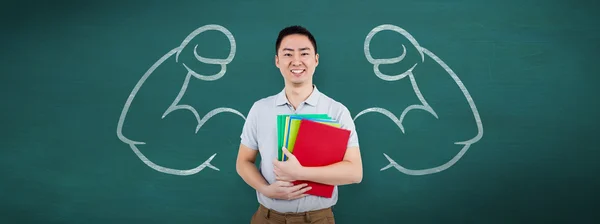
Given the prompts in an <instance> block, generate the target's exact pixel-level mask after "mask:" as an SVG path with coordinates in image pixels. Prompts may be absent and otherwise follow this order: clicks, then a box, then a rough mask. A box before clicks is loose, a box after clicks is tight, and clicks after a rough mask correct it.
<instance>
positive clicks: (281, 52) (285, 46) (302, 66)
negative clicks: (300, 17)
mask: <svg viewBox="0 0 600 224" xmlns="http://www.w3.org/2000/svg"><path fill="white" fill-rule="evenodd" d="M277 52H278V55H276V56H275V65H276V66H277V67H278V68H279V70H280V71H281V74H282V75H283V78H284V79H285V80H286V82H290V83H292V84H302V83H305V82H307V81H312V76H313V74H314V72H315V68H316V67H317V65H318V64H319V55H318V54H315V49H314V46H313V45H312V42H310V40H309V39H308V37H306V36H304V35H300V34H292V35H288V36H286V37H284V38H283V40H281V44H280V45H279V49H278V50H277Z"/></svg>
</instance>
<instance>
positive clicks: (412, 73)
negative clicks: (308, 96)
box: [354, 24, 483, 175]
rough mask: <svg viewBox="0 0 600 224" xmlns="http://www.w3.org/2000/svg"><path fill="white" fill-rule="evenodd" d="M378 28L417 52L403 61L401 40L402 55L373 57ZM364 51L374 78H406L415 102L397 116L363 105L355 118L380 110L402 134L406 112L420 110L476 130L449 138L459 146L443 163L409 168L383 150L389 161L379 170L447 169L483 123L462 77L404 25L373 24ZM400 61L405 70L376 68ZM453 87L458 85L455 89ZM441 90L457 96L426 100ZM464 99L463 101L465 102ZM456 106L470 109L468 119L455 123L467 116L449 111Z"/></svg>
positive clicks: (416, 171) (479, 134)
mask: <svg viewBox="0 0 600 224" xmlns="http://www.w3.org/2000/svg"><path fill="white" fill-rule="evenodd" d="M381 31H393V32H397V33H399V34H400V35H401V36H402V37H403V38H406V40H403V41H408V42H409V43H410V45H411V46H409V49H410V50H412V51H410V52H411V53H413V54H418V55H412V56H413V57H411V58H412V59H413V61H409V62H406V61H403V60H404V59H405V57H406V56H407V48H406V46H405V45H404V44H402V48H403V53H402V55H400V56H398V57H394V58H384V59H376V58H374V57H373V56H372V55H371V51H370V45H371V41H372V39H373V37H374V36H375V35H376V34H377V33H379V32H381ZM393 47H396V46H393ZM364 52H365V56H366V59H367V61H369V63H371V64H373V72H374V73H375V75H376V76H377V77H378V78H380V79H382V80H384V81H388V82H410V86H411V87H412V92H414V94H415V97H416V98H417V99H418V102H419V103H417V104H412V105H409V106H407V107H406V108H405V109H404V110H403V111H401V112H400V113H399V116H397V115H396V113H393V112H391V111H389V110H388V109H385V108H383V107H371V108H367V109H364V110H362V111H360V112H359V113H358V114H357V115H356V116H355V117H354V119H355V120H356V119H357V118H358V117H361V116H364V115H365V114H368V113H379V114H383V115H385V116H387V117H388V118H389V119H390V120H391V121H392V122H394V124H396V125H397V126H398V128H399V129H400V131H401V132H402V133H404V134H406V133H407V132H409V131H410V130H407V128H406V125H405V123H406V122H405V120H406V119H407V118H408V120H410V119H411V118H410V116H411V114H413V113H419V112H424V113H426V114H428V115H430V116H432V117H434V118H435V119H437V120H439V122H445V123H446V124H448V125H455V127H454V128H455V130H456V129H459V128H463V126H469V125H471V126H474V127H473V128H471V129H470V130H476V131H471V132H473V133H470V134H468V135H469V136H467V137H466V139H465V137H464V136H461V137H457V138H462V139H452V142H453V143H452V144H455V145H459V146H460V150H459V151H458V153H457V154H456V155H455V156H454V157H453V158H452V159H450V160H449V161H446V162H445V163H443V164H441V165H439V166H435V167H431V168H426V169H409V168H406V167H403V166H402V165H400V164H398V163H397V162H396V161H395V160H394V159H392V158H391V157H390V156H388V155H387V154H386V153H384V154H383V155H384V157H385V158H386V159H387V160H388V161H389V162H390V163H389V165H387V166H385V167H383V168H382V169H381V170H382V171H383V170H386V169H388V168H391V167H394V168H396V169H397V170H398V171H400V172H402V173H405V174H408V175H426V174H432V173H437V172H440V171H443V170H445V169H448V168H449V167H451V166H452V165H454V164H455V163H456V162H457V161H458V160H459V159H460V158H461V157H462V156H463V155H464V154H465V153H466V152H467V150H468V149H469V147H470V146H471V145H472V144H474V143H476V142H478V141H479V140H480V139H481V137H482V136H483V125H482V122H481V119H480V117H479V113H478V111H477V108H476V106H475V103H474V102H473V99H472V98H471V95H470V94H469V92H468V91H467V88H466V87H465V86H464V85H463V83H462V81H461V80H460V79H459V78H458V76H457V75H456V74H455V73H454V71H452V69H450V67H449V66H448V65H446V63H444V61H442V60H441V59H440V58H439V57H437V56H436V55H435V54H434V53H433V52H431V51H429V50H428V49H426V48H425V47H422V46H420V45H419V43H418V42H417V41H416V40H415V38H413V37H412V35H410V34H409V33H408V32H406V31H405V30H404V29H402V28H400V27H397V26H394V25H388V24H385V25H380V26H377V27H375V28H374V29H372V30H371V31H370V32H369V33H368V34H367V36H366V39H365V43H364ZM415 56H416V57H415ZM415 58H417V60H414V59H415ZM400 62H404V63H407V64H408V65H407V66H406V67H407V68H408V69H407V70H406V71H401V72H395V73H393V74H384V72H382V70H381V69H380V66H382V65H391V64H395V63H400ZM424 82H425V83H427V84H425V85H436V87H437V88H435V89H434V90H435V91H431V90H432V89H433V88H430V89H429V90H430V91H429V94H428V93H427V92H424V91H422V89H423V88H421V87H422V86H423V85H424V84H423V83H424ZM444 82H446V83H445V84H441V83H444ZM456 88H458V89H456ZM443 91H448V92H452V91H454V92H452V93H459V94H460V96H459V97H455V98H459V100H458V101H453V100H447V99H449V98H444V99H443V100H438V101H435V102H444V103H438V106H434V105H432V104H431V103H430V102H433V101H430V100H431V99H432V98H440V97H446V95H444V94H446V93H443ZM440 92H442V93H440ZM455 95H456V94H455ZM448 102H451V103H456V104H453V105H450V106H448V104H449V103H448ZM390 103H399V102H390ZM464 103H466V105H465V104H464ZM444 107H445V108H444ZM458 107H463V108H465V110H462V111H461V113H462V112H465V113H470V114H471V116H472V120H471V121H469V122H467V123H460V124H457V123H456V121H457V120H460V119H462V118H464V117H468V116H464V115H465V114H460V115H456V114H455V113H454V112H453V109H454V108H458ZM467 107H468V108H467ZM448 108H452V109H449V110H447V109H448ZM440 111H443V113H440ZM448 125H447V126H448ZM448 134H449V135H451V134H452V133H448ZM457 136H458V135H457ZM434 137H435V136H434ZM423 144H425V142H423ZM450 146H451V145H449V146H447V147H445V148H449V147H450ZM445 148H440V149H438V150H445ZM398 150H410V149H404V148H403V149H398Z"/></svg>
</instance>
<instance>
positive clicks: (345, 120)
mask: <svg viewBox="0 0 600 224" xmlns="http://www.w3.org/2000/svg"><path fill="white" fill-rule="evenodd" d="M339 122H340V124H341V128H343V129H347V130H350V139H348V148H350V147H358V134H357V133H356V126H355V125H354V120H353V119H352V115H351V114H350V111H349V110H348V108H346V107H345V106H342V110H341V114H340V116H339Z"/></svg>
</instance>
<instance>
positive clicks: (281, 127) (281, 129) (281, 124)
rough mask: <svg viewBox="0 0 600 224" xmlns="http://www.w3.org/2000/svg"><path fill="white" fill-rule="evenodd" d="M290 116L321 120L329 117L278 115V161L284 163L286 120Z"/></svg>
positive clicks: (324, 115) (320, 115) (319, 115)
mask: <svg viewBox="0 0 600 224" xmlns="http://www.w3.org/2000/svg"><path fill="white" fill-rule="evenodd" d="M289 116H299V117H305V118H321V119H328V118H329V116H328V115H327V114H281V115H277V160H279V161H283V152H282V151H281V150H282V147H283V146H284V145H283V142H284V137H285V130H286V129H285V124H286V122H285V121H286V119H287V118H288V117H289Z"/></svg>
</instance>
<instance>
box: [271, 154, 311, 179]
mask: <svg viewBox="0 0 600 224" xmlns="http://www.w3.org/2000/svg"><path fill="white" fill-rule="evenodd" d="M283 154H284V155H285V156H286V157H287V158H288V159H287V160H286V161H278V160H277V159H273V171H274V172H275V179H277V180H282V181H290V182H293V181H296V180H299V179H300V176H301V173H302V169H303V168H304V167H303V166H302V165H301V164H300V162H299V161H298V159H297V158H296V156H294V154H292V153H291V152H290V151H288V150H287V149H286V148H283Z"/></svg>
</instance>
